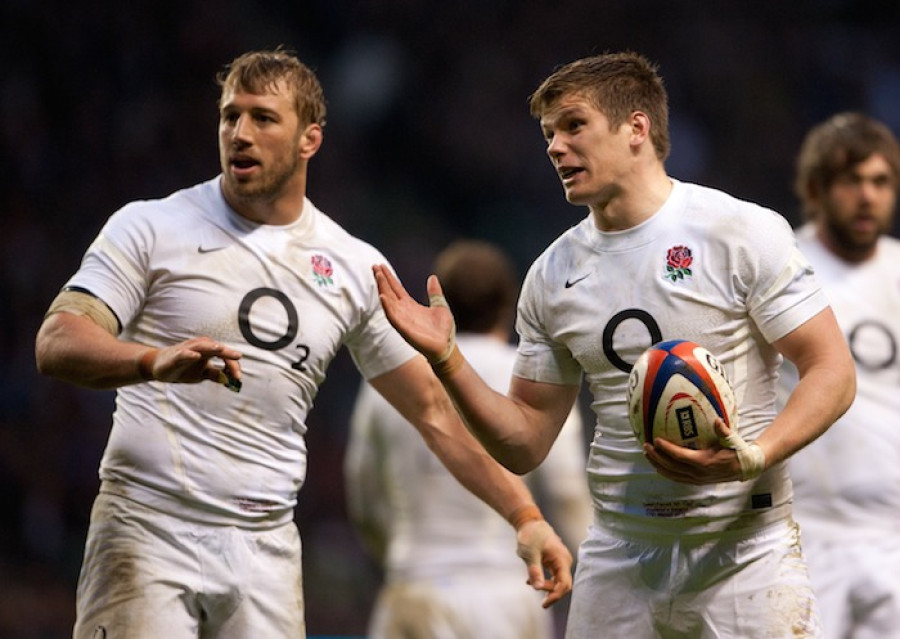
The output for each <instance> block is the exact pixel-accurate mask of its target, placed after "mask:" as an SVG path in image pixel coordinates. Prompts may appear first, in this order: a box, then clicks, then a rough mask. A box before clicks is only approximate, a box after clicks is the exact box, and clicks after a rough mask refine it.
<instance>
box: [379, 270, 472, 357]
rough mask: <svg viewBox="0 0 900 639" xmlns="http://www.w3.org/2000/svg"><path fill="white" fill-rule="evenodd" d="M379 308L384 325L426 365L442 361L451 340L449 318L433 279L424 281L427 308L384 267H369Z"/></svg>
mask: <svg viewBox="0 0 900 639" xmlns="http://www.w3.org/2000/svg"><path fill="white" fill-rule="evenodd" d="M372 270H373V272H374V273H375V281H376V283H377V284H378V293H379V296H380V298H381V305H382V307H384V312H385V315H387V318H388V321H390V323H391V324H392V325H393V327H394V328H395V329H397V331H398V332H399V333H400V334H401V335H402V336H403V338H404V339H405V340H406V341H407V342H409V343H410V344H411V345H412V347H413V348H415V349H416V350H417V351H419V352H420V353H422V354H423V355H424V356H425V357H426V358H427V359H428V361H429V362H436V361H438V360H440V359H441V358H442V357H444V356H445V355H446V353H447V350H448V345H452V342H453V339H454V333H455V329H454V322H453V315H452V313H451V312H450V309H449V308H448V307H447V304H446V302H443V303H442V302H441V301H442V300H443V291H442V290H441V284H440V282H438V279H437V277H435V276H434V275H432V276H431V277H429V278H428V284H427V286H428V296H429V299H431V300H432V302H431V305H430V306H424V305H422V304H419V303H418V302H417V301H416V300H414V299H413V298H412V297H411V296H410V295H409V293H408V292H407V291H406V289H405V288H404V287H403V285H402V284H401V283H400V281H399V280H398V279H397V278H396V277H395V276H394V274H393V273H391V271H390V269H388V268H387V267H386V266H384V265H376V266H374V267H373V269H372Z"/></svg>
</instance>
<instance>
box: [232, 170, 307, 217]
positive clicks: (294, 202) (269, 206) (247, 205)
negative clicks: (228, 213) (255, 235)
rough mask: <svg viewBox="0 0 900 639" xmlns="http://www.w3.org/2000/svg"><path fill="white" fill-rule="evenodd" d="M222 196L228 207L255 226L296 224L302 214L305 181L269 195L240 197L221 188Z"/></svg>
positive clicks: (286, 186) (289, 185)
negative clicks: (255, 224)
mask: <svg viewBox="0 0 900 639" xmlns="http://www.w3.org/2000/svg"><path fill="white" fill-rule="evenodd" d="M223 194H224V195H225V200H226V201H227V202H228V204H229V206H231V208H232V209H234V211H235V212H236V213H237V214H238V215H240V216H241V217H244V218H246V219H248V220H250V221H251V222H256V223H257V224H268V225H271V226H284V225H286V224H292V223H293V222H296V221H297V220H298V219H299V218H300V215H302V213H303V202H304V201H305V199H306V181H305V180H300V181H299V182H298V181H296V180H294V181H293V183H290V184H287V185H285V186H284V187H283V188H281V189H280V190H279V191H278V193H275V194H271V195H252V196H241V195H238V194H236V193H233V192H229V189H227V188H223Z"/></svg>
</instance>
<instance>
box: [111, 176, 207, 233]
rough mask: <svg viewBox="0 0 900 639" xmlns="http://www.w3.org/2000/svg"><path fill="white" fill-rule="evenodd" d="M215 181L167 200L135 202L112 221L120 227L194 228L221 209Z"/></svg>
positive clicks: (154, 199) (152, 199)
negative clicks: (136, 225)
mask: <svg viewBox="0 0 900 639" xmlns="http://www.w3.org/2000/svg"><path fill="white" fill-rule="evenodd" d="M217 183H218V182H217V180H216V179H215V178H214V179H212V180H208V181H206V182H201V183H200V184H196V185H194V186H190V187H187V188H184V189H179V190H178V191H175V192H173V193H171V194H169V195H167V196H165V197H160V198H148V199H140V200H132V201H131V202H128V203H127V204H125V205H124V206H122V207H121V208H120V209H119V210H117V211H116V212H115V213H114V214H113V215H112V216H111V217H110V221H112V222H113V223H117V224H143V225H148V226H151V227H154V228H158V229H163V228H165V227H175V229H176V230H177V229H178V228H194V227H196V224H197V221H198V218H204V217H207V216H208V215H209V212H210V211H211V210H214V209H218V208H221V203H220V201H221V200H222V198H221V195H219V194H218V192H217Z"/></svg>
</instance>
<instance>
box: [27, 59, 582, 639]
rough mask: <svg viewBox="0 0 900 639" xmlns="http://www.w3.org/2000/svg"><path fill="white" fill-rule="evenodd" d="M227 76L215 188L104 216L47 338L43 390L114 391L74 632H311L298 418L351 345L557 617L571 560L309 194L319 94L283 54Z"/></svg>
mask: <svg viewBox="0 0 900 639" xmlns="http://www.w3.org/2000/svg"><path fill="white" fill-rule="evenodd" d="M219 80H220V84H221V87H222V92H221V98H220V103H219V150H220V162H221V169H222V173H221V175H220V176H217V177H216V178H214V179H212V180H210V181H208V182H205V183H202V184H199V185H196V186H194V187H192V188H188V189H185V190H181V191H178V192H176V193H174V194H172V195H171V196H170V197H168V198H166V199H163V200H153V201H145V202H135V203H131V204H129V205H126V206H125V207H123V208H122V209H121V210H119V211H118V212H117V213H116V214H115V215H113V216H112V217H111V218H110V219H109V220H108V222H107V223H106V225H105V226H104V228H103V229H102V231H101V232H100V234H99V236H98V237H97V238H96V240H95V241H94V242H93V243H92V244H91V246H90V247H89V248H88V250H87V253H86V255H85V257H84V260H83V262H82V265H81V268H80V269H79V270H78V272H77V273H76V274H75V275H74V276H73V277H72V278H71V279H70V280H69V282H68V283H67V285H66V287H65V289H64V290H63V292H62V293H61V294H60V295H59V296H58V297H57V298H56V300H54V302H53V304H52V305H51V308H50V310H49V311H48V315H47V317H46V319H45V321H44V323H43V325H42V326H41V328H40V331H39V333H38V336H37V342H36V356H37V364H38V367H39V369H40V370H41V371H42V372H43V373H46V374H49V375H53V376H55V377H58V378H60V379H63V380H67V381H69V382H72V383H76V384H80V385H83V386H87V387H91V388H116V389H117V395H116V411H115V414H114V419H113V426H112V430H111V432H110V437H109V442H108V444H107V448H106V451H105V453H104V456H103V460H102V462H101V467H100V478H101V488H100V494H99V495H98V497H97V500H96V502H95V504H94V507H93V510H92V514H91V524H90V529H89V531H88V540H87V544H86V549H85V557H84V562H83V565H82V571H81V577H80V580H79V585H78V595H77V604H76V607H77V618H76V624H75V631H74V636H75V637H76V639H87V638H94V639H96V638H98V637H128V638H129V639H135V638H148V639H149V638H152V639H159V638H161V637H164V638H166V639H187V638H191V639H195V638H197V637H204V638H205V639H211V638H213V637H216V638H228V639H232V638H234V639H245V638H246V639H251V638H252V639H258V638H260V637H265V638H266V639H269V638H278V637H284V638H287V637H291V638H294V639H295V638H297V637H301V638H302V637H304V636H305V628H304V610H303V585H302V579H301V561H300V556H301V555H300V553H301V549H300V539H299V536H298V531H297V528H296V526H295V525H294V523H293V509H294V505H295V504H296V496H297V491H298V489H299V488H300V486H301V485H302V483H303V480H304V477H305V473H306V447H305V443H304V434H305V432H306V426H305V423H304V420H305V418H306V415H307V413H308V411H309V409H310V407H311V404H312V400H313V397H314V396H315V394H316V389H317V387H318V386H319V384H320V383H321V382H322V380H323V379H324V376H325V370H326V368H327V366H328V364H329V363H330V362H331V360H332V359H333V357H334V355H335V353H336V352H337V350H338V349H339V348H340V347H341V346H347V348H348V349H349V351H350V353H351V355H352V356H353V359H354V361H355V363H356V365H357V367H358V368H359V370H360V372H361V373H362V375H363V376H364V377H365V378H367V379H368V380H369V381H370V383H371V384H372V385H373V386H374V387H375V388H376V389H378V390H379V392H381V393H383V394H384V395H385V396H386V397H387V398H388V399H389V400H390V401H391V402H392V403H393V404H394V405H395V406H396V407H397V408H398V409H399V410H400V411H401V412H402V413H403V414H404V415H405V416H406V417H407V418H408V419H409V420H410V421H411V422H412V423H413V424H414V425H415V426H416V428H418V429H419V431H420V432H421V434H422V435H423V437H424V438H425V439H426V440H427V441H428V442H429V445H430V446H432V448H433V449H434V450H435V451H436V452H437V453H438V454H439V455H440V457H441V458H442V460H443V461H444V462H445V463H447V464H448V466H449V467H450V468H451V469H452V470H453V472H454V474H455V476H456V477H458V478H460V479H461V480H462V481H463V482H464V483H465V484H466V485H467V487H469V488H470V489H472V490H473V491H475V492H476V493H477V494H479V496H481V497H482V498H484V499H485V500H487V501H488V502H489V503H490V504H491V505H492V506H493V507H494V508H495V509H497V510H498V512H500V513H501V514H503V515H504V516H506V517H507V518H508V519H509V520H510V522H511V523H513V525H514V526H515V527H516V529H517V530H518V531H519V532H518V540H519V542H520V544H522V545H520V546H519V551H520V552H521V553H522V554H523V555H524V556H525V557H527V558H528V562H529V563H530V564H531V565H530V566H529V575H530V580H531V582H532V583H533V584H534V585H535V586H536V587H538V586H540V587H542V588H546V589H550V592H549V594H548V596H547V598H546V600H545V603H548V604H549V603H550V602H553V601H556V600H558V599H559V598H561V597H562V596H563V595H565V594H566V592H567V591H568V588H569V584H570V583H571V575H570V574H569V570H570V567H571V555H570V554H569V552H568V551H567V550H566V548H565V546H564V545H563V544H562V542H561V541H560V540H559V538H558V537H557V536H556V535H555V534H554V533H553V532H552V530H551V529H550V528H549V526H548V525H547V524H546V522H545V521H543V520H542V518H541V516H540V512H539V511H538V510H537V508H536V507H535V506H534V504H533V501H532V499H531V496H530V494H529V492H528V490H527V488H526V487H525V486H524V484H523V482H522V481H521V479H519V478H516V477H514V476H513V475H512V474H511V473H509V472H507V471H505V470H504V469H502V468H501V467H500V466H499V465H498V464H497V463H496V462H494V461H493V460H491V459H490V457H489V456H488V455H487V454H486V453H485V452H484V450H483V449H482V448H481V447H480V446H479V445H478V443H477V442H476V441H475V440H474V438H473V437H472V436H471V435H470V434H469V433H468V432H467V431H466V429H465V427H464V426H463V424H462V423H461V422H460V421H459V417H458V415H457V414H456V412H455V411H454V410H453V408H452V405H451V404H450V402H449V400H448V399H447V396H446V393H445V392H444V391H443V390H442V388H441V386H440V384H439V383H438V381H437V380H436V379H435V378H434V376H433V374H432V373H431V370H430V369H429V367H428V365H427V363H426V362H425V361H424V360H423V359H422V358H421V357H419V356H418V355H417V354H416V353H415V352H414V351H413V350H412V349H411V348H409V346H408V345H407V344H406V343H405V342H404V341H403V339H402V338H401V337H400V336H399V335H397V333H396V332H395V331H394V330H393V329H392V328H391V327H390V325H389V324H388V322H387V321H386V320H385V318H384V315H383V312H382V310H381V307H380V305H379V303H378V294H377V291H376V289H375V286H374V282H373V281H372V278H371V271H370V268H371V265H372V264H373V263H376V262H381V261H383V260H384V257H383V256H382V255H381V254H380V253H378V252H377V251H376V250H375V249H373V248H372V247H371V246H369V245H368V244H365V243H363V242H362V241H360V240H358V239H355V238H354V237H352V236H350V235H349V234H348V233H347V232H346V231H344V230H343V229H341V228H340V227H339V226H338V225H337V224H335V223H334V222H333V221H332V220H331V219H330V218H328V217H327V216H326V215H325V214H323V213H322V212H321V211H319V210H318V209H317V208H316V207H315V206H314V205H313V204H312V202H310V201H309V200H308V199H307V198H306V179H307V164H308V162H309V160H310V158H312V157H313V155H315V153H316V151H317V150H318V149H319V146H320V144H321V142H322V128H323V126H324V123H325V101H324V98H323V95H322V90H321V86H320V84H319V82H318V79H317V78H316V77H315V75H314V74H313V73H312V72H311V71H310V70H309V69H308V68H307V67H306V66H305V65H303V64H302V63H301V62H300V61H299V60H297V59H296V58H295V57H294V56H293V55H290V54H288V53H286V52H284V51H281V50H278V51H270V52H252V53H248V54H245V55H243V56H240V57H238V58H237V59H235V60H234V61H233V62H232V63H231V64H230V65H229V66H228V67H227V69H226V71H225V72H223V74H222V75H221V76H220V77H219ZM204 380H213V381H223V382H224V383H226V384H227V385H228V386H229V387H230V388H232V389H233V390H236V391H239V392H229V391H228V390H226V389H225V388H223V386H221V385H218V384H209V383H198V382H202V381H204ZM241 385H242V388H241ZM542 551H543V553H544V554H543V557H542V559H543V561H544V562H545V566H546V567H547V568H548V569H550V570H551V571H552V572H553V573H554V574H553V577H552V578H551V579H548V580H546V582H543V583H542V579H541V578H542V575H541V571H540V569H539V567H538V565H535V561H540V560H541V557H540V555H541V554H542ZM512 552H514V551H513V549H512V548H510V553H512ZM523 587H524V586H523Z"/></svg>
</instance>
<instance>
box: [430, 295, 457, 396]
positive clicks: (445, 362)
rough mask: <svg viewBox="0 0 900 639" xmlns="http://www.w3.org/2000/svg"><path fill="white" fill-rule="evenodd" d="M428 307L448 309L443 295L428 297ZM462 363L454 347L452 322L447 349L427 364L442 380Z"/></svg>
mask: <svg viewBox="0 0 900 639" xmlns="http://www.w3.org/2000/svg"><path fill="white" fill-rule="evenodd" d="M428 306H430V307H432V308H434V307H435V306H443V307H445V308H447V309H448V310H449V309H450V305H449V304H447V298H445V297H444V296H443V295H432V296H430V297H429V298H428ZM463 361H464V359H463V356H462V353H461V352H460V351H459V348H458V347H457V346H456V322H453V326H452V328H451V329H450V338H449V339H448V340H447V348H446V349H445V350H444V352H443V353H441V354H440V355H439V356H438V357H437V358H436V359H429V360H428V363H429V364H431V368H432V369H433V370H434V373H435V375H437V376H438V377H439V378H441V379H443V378H445V377H448V376H450V375H452V374H453V373H454V372H456V371H457V370H459V368H460V367H461V366H462V365H463Z"/></svg>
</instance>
